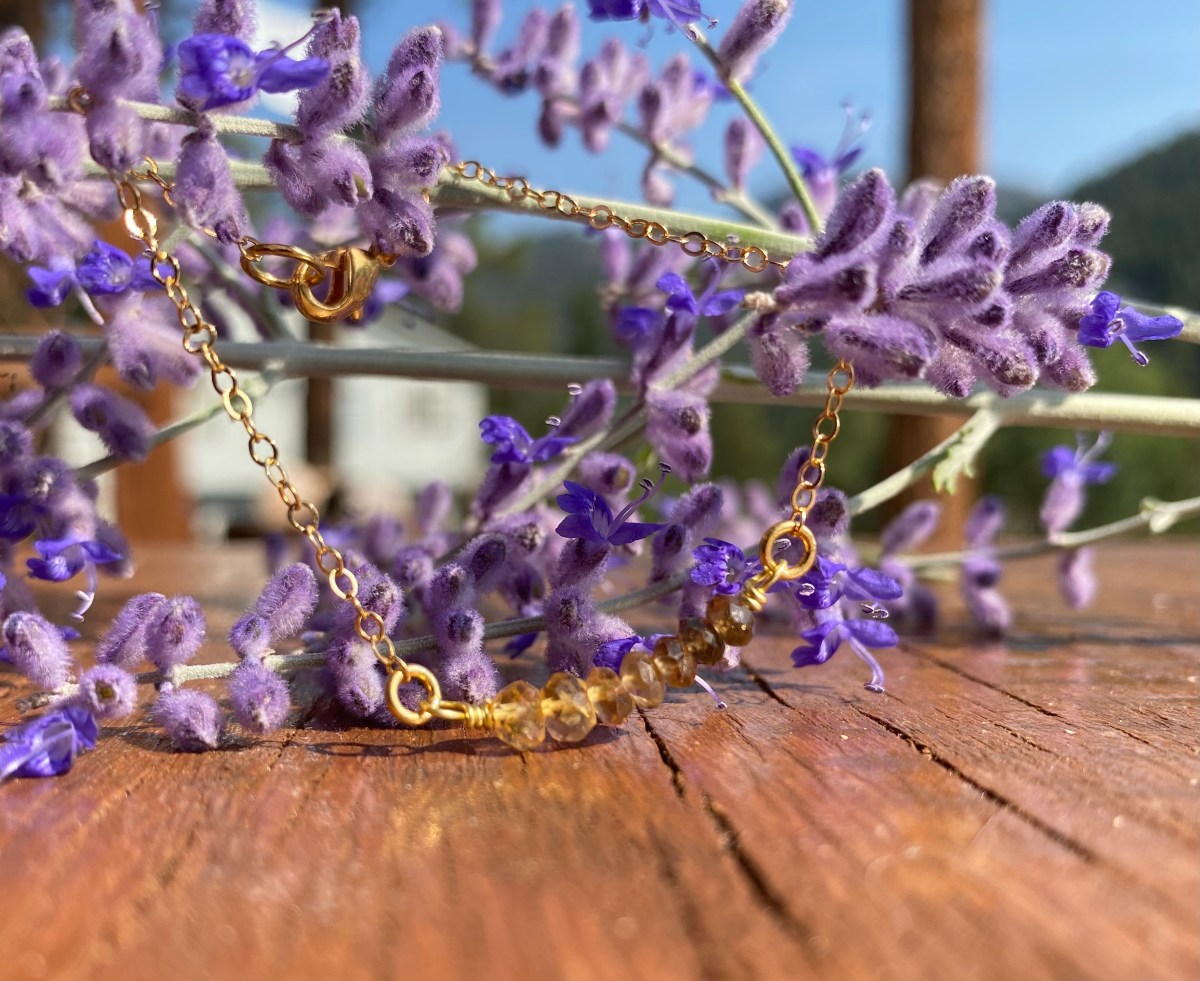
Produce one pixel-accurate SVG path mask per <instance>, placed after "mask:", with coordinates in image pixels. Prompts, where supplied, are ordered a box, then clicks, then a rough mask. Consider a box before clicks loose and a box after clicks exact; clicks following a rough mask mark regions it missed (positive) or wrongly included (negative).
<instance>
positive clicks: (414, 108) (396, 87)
mask: <svg viewBox="0 0 1200 981" xmlns="http://www.w3.org/2000/svg"><path fill="white" fill-rule="evenodd" d="M442 57H443V47H442V32H441V31H440V30H438V29H437V28H436V27H425V28H417V29H415V30H412V31H409V33H408V34H406V35H405V36H404V37H403V38H402V39H401V40H400V43H399V44H397V45H396V48H395V50H393V51H392V56H391V58H390V59H389V60H388V65H387V70H386V71H385V72H384V75H383V77H382V78H381V79H380V80H379V83H378V85H377V86H376V89H375V98H374V120H373V123H372V126H371V134H372V136H373V137H374V139H375V142H376V143H377V144H379V145H381V146H382V145H384V144H386V143H388V142H389V141H391V140H392V139H394V138H395V137H397V136H399V135H400V134H402V133H404V132H406V131H408V130H413V129H419V128H420V127H422V126H424V125H425V124H426V123H428V122H429V121H430V120H431V119H433V118H434V117H435V116H436V115H437V114H438V109H439V105H440V103H439V95H438V82H439V80H440V77H441V66H442Z"/></svg>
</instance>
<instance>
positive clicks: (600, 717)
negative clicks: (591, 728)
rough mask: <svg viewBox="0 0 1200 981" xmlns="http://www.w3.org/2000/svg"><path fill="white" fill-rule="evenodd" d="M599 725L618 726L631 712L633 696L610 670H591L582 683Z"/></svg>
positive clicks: (615, 673)
mask: <svg viewBox="0 0 1200 981" xmlns="http://www.w3.org/2000/svg"><path fill="white" fill-rule="evenodd" d="M584 684H585V685H587V693H588V698H589V699H591V702H592V707H593V708H594V709H595V710H596V721H597V722H599V723H600V724H601V725H606V726H619V725H620V724H621V723H622V722H624V721H625V720H626V719H628V718H629V714H630V713H631V712H632V711H633V696H632V695H631V694H629V689H628V688H626V687H625V686H624V685H623V684H621V678H620V676H619V675H618V674H617V672H615V671H614V670H613V669H612V668H599V667H597V668H592V670H591V672H590V673H589V674H588V676H587V680H586V681H585V682H584Z"/></svg>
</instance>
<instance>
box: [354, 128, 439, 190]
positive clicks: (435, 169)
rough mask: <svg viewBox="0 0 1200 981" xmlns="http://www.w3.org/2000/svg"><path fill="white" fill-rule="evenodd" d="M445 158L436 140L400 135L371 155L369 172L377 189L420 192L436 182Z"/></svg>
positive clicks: (434, 138)
mask: <svg viewBox="0 0 1200 981" xmlns="http://www.w3.org/2000/svg"><path fill="white" fill-rule="evenodd" d="M447 159H448V158H447V156H446V148H445V145H444V144H443V143H442V141H441V140H439V139H437V138H436V137H432V136H400V137H397V138H396V139H395V140H393V141H391V142H390V143H388V144H387V145H386V146H384V147H381V148H379V149H377V150H376V151H375V152H374V153H372V154H371V173H372V175H373V177H374V181H375V184H376V186H378V187H385V188H388V189H389V190H392V191H397V190H401V189H409V190H423V189H425V188H430V187H433V185H434V184H436V183H437V181H438V175H439V174H440V173H441V170H442V167H443V166H444V165H445V164H446V161H447Z"/></svg>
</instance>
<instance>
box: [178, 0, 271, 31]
mask: <svg viewBox="0 0 1200 981" xmlns="http://www.w3.org/2000/svg"><path fill="white" fill-rule="evenodd" d="M256 6H257V5H256V4H255V2H254V0H201V3H200V4H199V6H198V7H197V9H196V14H195V16H194V17H193V18H192V33H193V34H225V35H229V36H232V37H239V38H241V39H242V40H243V41H249V40H250V38H252V37H253V36H254V28H255V26H256V25H257V22H258V16H257V15H258V11H257V9H256Z"/></svg>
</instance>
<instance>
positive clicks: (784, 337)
mask: <svg viewBox="0 0 1200 981" xmlns="http://www.w3.org/2000/svg"><path fill="white" fill-rule="evenodd" d="M746 345H747V347H749V349H750V364H751V366H752V367H753V368H754V373H755V374H756V375H757V376H758V377H759V380H760V381H762V383H763V385H765V386H766V388H767V391H768V392H770V393H771V394H772V395H774V396H775V397H776V398H779V397H782V396H784V395H791V394H792V392H794V391H795V390H796V388H797V386H799V385H800V383H801V382H803V381H804V376H805V375H806V374H807V373H808V368H809V364H810V363H811V359H810V355H809V350H808V344H807V343H806V342H805V340H804V337H803V336H802V335H801V333H800V331H798V330H796V329H795V328H794V327H793V326H791V325H790V324H787V323H783V322H781V321H780V320H779V318H778V317H776V316H775V315H773V314H768V315H766V316H762V317H759V318H758V320H757V321H756V322H755V323H754V325H753V326H752V327H751V328H750V331H749V333H748V334H747V337H746Z"/></svg>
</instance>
